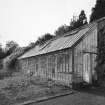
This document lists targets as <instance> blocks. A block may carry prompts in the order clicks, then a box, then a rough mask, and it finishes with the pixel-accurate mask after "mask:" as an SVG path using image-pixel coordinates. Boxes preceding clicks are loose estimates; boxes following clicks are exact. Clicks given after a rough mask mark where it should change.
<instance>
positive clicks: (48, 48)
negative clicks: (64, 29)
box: [19, 24, 95, 59]
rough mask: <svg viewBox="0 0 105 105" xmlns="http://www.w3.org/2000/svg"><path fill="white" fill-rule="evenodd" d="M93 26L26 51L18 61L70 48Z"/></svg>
mask: <svg viewBox="0 0 105 105" xmlns="http://www.w3.org/2000/svg"><path fill="white" fill-rule="evenodd" d="M94 25H95V24H91V25H89V26H87V27H85V28H82V29H81V30H75V31H72V32H70V33H68V34H67V35H65V36H62V37H59V38H56V39H53V40H51V41H49V42H47V43H46V44H45V45H43V46H36V47H34V48H32V49H31V50H29V51H27V52H26V53H25V54H23V55H22V56H20V57H19V59H23V58H27V57H32V56H36V55H41V54H45V53H49V52H53V51H57V50H62V49H65V48H70V47H72V46H73V45H74V44H75V43H76V42H77V41H78V40H79V39H80V38H81V37H82V36H83V35H85V34H86V33H87V32H88V31H89V30H90V29H91V28H92V27H93V26H94Z"/></svg>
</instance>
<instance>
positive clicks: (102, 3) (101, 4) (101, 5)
mask: <svg viewBox="0 0 105 105" xmlns="http://www.w3.org/2000/svg"><path fill="white" fill-rule="evenodd" d="M102 17H105V0H96V4H95V7H93V8H92V13H91V16H90V22H92V21H95V20H97V19H100V18H102Z"/></svg>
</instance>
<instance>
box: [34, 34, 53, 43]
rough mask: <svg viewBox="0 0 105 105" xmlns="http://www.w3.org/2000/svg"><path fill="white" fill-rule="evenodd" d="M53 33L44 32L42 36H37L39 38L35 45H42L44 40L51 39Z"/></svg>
mask: <svg viewBox="0 0 105 105" xmlns="http://www.w3.org/2000/svg"><path fill="white" fill-rule="evenodd" d="M53 37H54V35H51V34H50V33H46V34H44V35H43V36H42V37H39V39H38V40H37V41H36V42H35V45H42V44H44V43H45V42H46V41H48V40H50V39H52V38H53Z"/></svg>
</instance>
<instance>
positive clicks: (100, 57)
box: [96, 28, 105, 82]
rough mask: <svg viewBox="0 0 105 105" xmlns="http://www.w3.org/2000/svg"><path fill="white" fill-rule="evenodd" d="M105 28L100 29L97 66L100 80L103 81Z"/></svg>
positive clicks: (104, 72) (104, 74) (104, 75)
mask: <svg viewBox="0 0 105 105" xmlns="http://www.w3.org/2000/svg"><path fill="white" fill-rule="evenodd" d="M104 31H105V28H102V29H101V30H100V31H99V42H98V55H97V59H96V61H97V66H96V71H97V74H98V81H99V82H100V81H102V79H103V77H105V32H104Z"/></svg>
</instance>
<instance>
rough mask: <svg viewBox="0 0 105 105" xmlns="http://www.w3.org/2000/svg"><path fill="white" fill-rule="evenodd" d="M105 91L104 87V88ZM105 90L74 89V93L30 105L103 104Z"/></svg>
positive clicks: (104, 104) (104, 102)
mask: <svg viewBox="0 0 105 105" xmlns="http://www.w3.org/2000/svg"><path fill="white" fill-rule="evenodd" d="M104 91H105V89H104ZM104 93H105V92H102V90H101V92H100V91H97V90H94V91H92V90H88V91H86V90H82V91H76V92H75V93H74V94H71V95H68V96H64V97H59V98H56V99H52V100H48V101H45V102H40V103H37V104H36V103H34V104H30V105H105V94H104Z"/></svg>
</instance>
